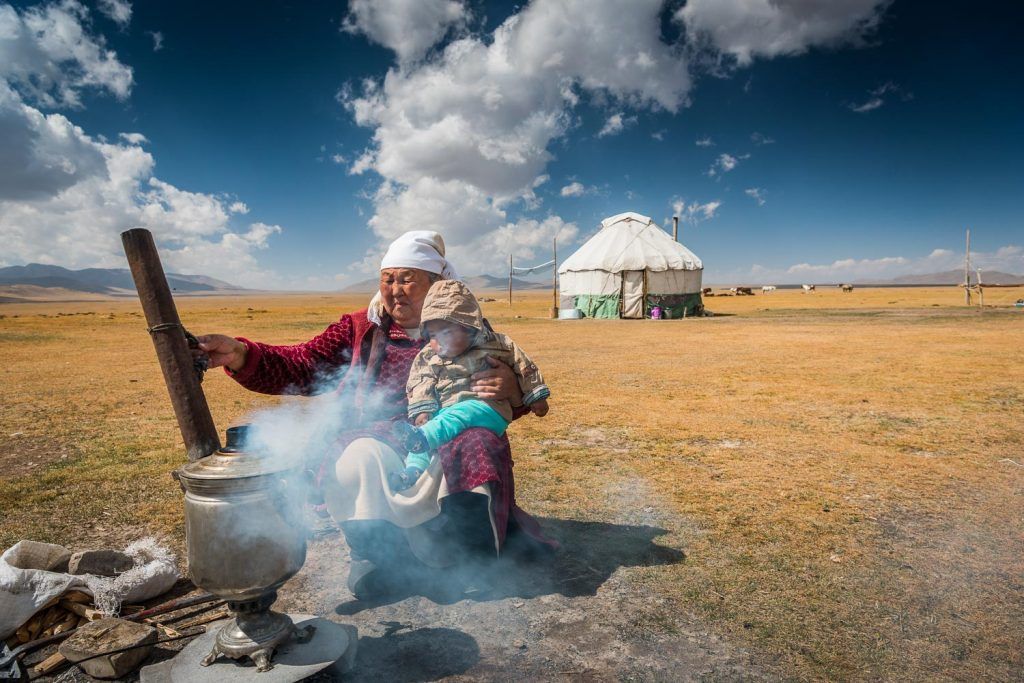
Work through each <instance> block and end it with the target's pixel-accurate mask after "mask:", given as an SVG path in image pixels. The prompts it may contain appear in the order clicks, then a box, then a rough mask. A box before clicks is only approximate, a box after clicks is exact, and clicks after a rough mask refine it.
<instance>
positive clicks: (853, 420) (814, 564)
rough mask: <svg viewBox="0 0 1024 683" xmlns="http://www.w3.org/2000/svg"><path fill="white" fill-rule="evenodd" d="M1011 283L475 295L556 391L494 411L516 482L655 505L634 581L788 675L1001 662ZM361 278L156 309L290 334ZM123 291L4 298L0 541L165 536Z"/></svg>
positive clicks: (160, 407) (223, 419)
mask: <svg viewBox="0 0 1024 683" xmlns="http://www.w3.org/2000/svg"><path fill="white" fill-rule="evenodd" d="M1021 296H1024V288H1022V289H1005V290H989V292H986V303H987V304H990V305H991V304H999V306H1000V307H999V308H996V307H995V306H990V307H989V308H988V309H987V310H985V311H979V310H977V309H972V310H968V309H965V308H963V306H962V305H961V304H962V300H963V295H962V292H960V291H958V290H956V289H954V288H942V289H859V290H857V291H855V292H854V293H853V294H845V295H844V294H841V293H840V292H838V291H831V290H825V291H822V292H819V293H817V294H814V295H805V294H802V293H799V292H795V291H780V292H777V293H775V294H772V295H768V296H761V295H758V296H755V297H723V298H719V297H715V298H710V299H708V300H707V301H706V303H707V305H708V308H710V309H711V310H713V311H715V312H716V313H720V314H723V315H721V316H718V317H714V318H706V319H699V320H686V321H663V322H656V321H589V320H584V321H562V322H556V321H551V320H545V319H543V318H542V317H541V316H543V315H544V313H545V311H546V306H548V305H549V302H550V298H549V295H546V294H544V293H542V292H538V293H529V294H517V297H516V301H515V306H514V307H513V309H511V310H510V309H509V308H508V307H507V306H506V305H505V304H504V303H503V301H502V300H499V301H498V302H493V303H487V304H485V311H486V313H487V314H488V316H489V317H490V319H491V321H492V322H493V323H494V325H495V327H496V328H498V329H501V330H502V331H505V332H507V333H509V334H510V335H512V336H513V337H514V338H515V339H516V340H517V341H518V342H520V343H521V344H522V345H523V346H524V347H525V348H526V349H528V350H529V351H530V353H531V355H532V356H534V358H535V359H536V360H537V361H538V363H539V364H540V365H541V367H542V368H543V369H544V372H545V375H546V377H547V378H548V380H549V383H550V384H551V385H552V388H553V390H554V392H555V396H554V398H553V401H552V405H553V410H552V413H551V414H550V415H549V416H548V417H547V418H545V419H544V420H539V419H536V418H527V419H524V420H520V421H518V422H517V423H516V424H515V425H514V426H513V428H512V439H513V442H514V445H515V454H516V475H517V489H518V495H519V498H520V500H521V503H522V504H523V505H524V507H526V508H527V509H529V510H531V511H533V512H536V513H539V514H543V515H547V516H554V517H574V518H585V519H600V520H606V521H610V522H616V521H619V520H622V521H629V522H630V523H637V522H638V521H640V522H642V521H648V522H649V523H650V524H653V525H657V526H663V527H664V528H666V529H667V530H668V532H669V533H668V534H667V535H666V536H663V537H662V538H661V539H660V542H662V543H665V544H669V545H673V546H675V547H679V548H682V549H684V550H685V551H686V553H687V556H688V557H687V560H686V562H684V563H682V564H676V565H668V566H659V567H649V568H643V569H640V570H634V572H633V575H632V579H633V580H635V581H637V582H642V583H644V584H645V586H646V588H647V589H648V590H650V591H652V592H654V593H656V594H658V595H661V596H663V597H665V598H666V599H668V600H670V601H672V603H673V604H675V605H677V607H678V609H681V610H686V611H690V612H693V613H696V614H698V615H700V616H701V617H702V618H704V619H706V620H707V621H708V622H710V623H711V624H713V625H714V626H715V627H716V628H717V629H718V630H719V631H721V632H723V633H726V634H728V635H729V636H730V637H731V638H733V639H736V640H739V641H742V642H746V643H748V644H749V645H750V646H751V647H752V648H753V649H754V651H755V652H756V653H758V654H759V655H760V656H761V657H762V658H763V659H765V660H766V661H770V662H772V663H774V665H776V666H778V667H781V670H783V671H785V672H787V674H788V675H789V676H792V677H793V678H798V679H862V680H872V679H879V678H889V679H916V680H930V679H933V678H953V679H960V680H982V679H987V680H1011V679H1013V678H1015V677H1019V675H1020V671H1021V670H1022V667H1024V660H1022V654H1021V647H1020V643H1021V642H1022V639H1024V616H1022V615H1024V566H1022V557H1024V540H1022V539H1024V520H1022V510H1024V467H1022V465H1024V457H1022V438H1021V419H1022V415H1024V362H1022V358H1021V352H1020V348H1021V340H1022V339H1024V334H1022V333H1024V311H1020V310H1012V309H1009V308H1007V307H1006V304H1008V303H1009V302H1011V301H1013V300H1015V299H1017V298H1019V297H1021ZM364 300H365V297H362V296H312V295H307V296H267V297H258V298H240V297H232V298H194V299H183V300H181V301H180V302H179V306H180V310H181V313H182V318H183V319H184V320H185V322H186V324H187V325H188V326H189V327H190V328H191V329H193V331H196V332H210V331H224V332H230V333H234V334H238V335H245V336H251V337H253V338H258V339H261V340H265V341H269V342H276V343H286V342H295V341H299V340H303V339H306V338H309V337H310V336H312V335H313V334H315V333H316V332H318V331H319V330H321V329H322V328H323V327H324V326H325V325H326V324H327V323H328V322H330V321H332V320H333V319H335V318H336V317H337V315H338V313H339V312H341V311H345V310H351V309H354V308H356V307H357V306H359V305H361V304H362V303H363V302H364ZM138 310H139V309H138V305H137V304H136V303H135V302H82V303H61V304H18V305H0V315H3V316H4V317H3V318H2V319H0V357H2V358H3V363H2V366H0V373H2V374H0V378H2V381H3V386H4V399H3V401H2V402H0V467H2V468H3V469H0V516H2V518H3V520H4V522H3V525H2V528H0V546H2V547H6V546H7V545H9V544H10V543H12V542H14V541H16V540H17V539H19V538H25V537H28V538H35V539H38V540H50V541H57V542H62V543H67V544H71V545H74V546H83V545H86V544H87V543H89V542H96V541H108V542H117V541H120V540H123V539H125V538H128V537H134V536H137V535H139V534H141V533H152V532H158V533H162V534H165V535H167V536H168V537H170V538H171V539H173V540H174V541H175V543H179V544H180V542H181V499H180V493H179V491H178V489H177V486H176V484H175V483H174V482H173V481H172V480H171V478H170V476H169V472H170V471H171V470H172V469H173V468H175V467H176V466H178V465H180V464H181V462H182V459H183V455H182V448H181V446H180V438H179V437H178V435H177V433H176V427H175V423H174V418H173V415H172V413H171V409H170V405H169V403H168V400H167V396H166V392H165V390H164V388H163V385H162V381H161V378H160V373H159V369H158V367H157V364H156V361H155V358H154V356H153V349H152V345H151V343H150V341H149V339H148V336H147V334H146V332H145V331H144V327H145V323H144V321H143V319H142V318H141V315H140V313H139V312H138ZM516 316H522V317H521V318H519V317H516ZM205 388H206V390H207V395H208V397H209V399H210V403H211V406H212V408H213V412H214V417H215V419H216V421H217V423H218V424H219V425H220V426H221V427H222V428H223V427H225V426H227V425H228V424H230V423H231V422H233V421H236V420H238V419H240V418H241V417H242V416H243V415H244V414H245V413H246V412H248V411H249V410H251V409H252V408H253V407H255V406H257V405H265V404H267V403H270V402H273V401H275V400H277V399H274V398H268V397H262V396H257V395H254V394H249V393H246V392H244V391H243V390H241V389H239V388H238V387H237V386H236V385H235V384H234V383H233V382H231V381H230V380H229V379H228V378H226V377H225V376H223V375H222V374H220V373H219V372H218V373H211V374H210V375H209V376H208V379H207V381H206V384H205ZM29 463H35V464H34V465H32V466H30V465H29ZM666 656H671V655H670V654H669V653H667V654H666Z"/></svg>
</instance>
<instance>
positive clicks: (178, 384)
mask: <svg viewBox="0 0 1024 683" xmlns="http://www.w3.org/2000/svg"><path fill="white" fill-rule="evenodd" d="M121 243H122V244H123V245H124V254H125V256H127V257H128V265H129V266H130V267H131V270H132V279H134V280H135V289H137V290H138V292H139V301H141V302H142V310H143V312H144V313H145V314H146V322H147V323H148V324H149V332H150V336H151V337H152V338H153V346H154V347H156V356H157V358H158V359H159V361H160V369H161V370H162V371H163V373H164V383H165V384H166V385H167V392H168V393H169V394H170V396H171V405H172V406H174V416H175V417H176V418H178V429H180V430H181V437H182V439H184V441H185V449H186V450H187V451H188V459H189V460H198V459H200V458H203V457H206V456H207V455H209V454H210V453H213V452H214V451H215V450H217V449H218V448H220V436H219V435H218V434H217V427H216V426H215V425H214V424H213V416H212V415H211V414H210V407H209V406H208V405H207V403H206V395H205V394H204V393H203V389H202V387H201V386H200V384H199V379H198V378H197V377H196V373H195V370H194V367H193V363H192V353H191V351H189V348H188V341H187V340H186V339H185V328H184V327H182V325H181V319H180V318H178V309H177V308H176V307H175V305H174V298H173V297H172V296H171V289H170V287H168V286H167V277H166V276H165V275H164V268H163V265H161V263H160V255H159V254H158V253H157V250H156V243H155V242H154V241H153V235H152V233H150V232H149V230H146V229H145V228H135V229H133V230H126V231H125V232H122V233H121Z"/></svg>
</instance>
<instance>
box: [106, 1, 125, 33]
mask: <svg viewBox="0 0 1024 683" xmlns="http://www.w3.org/2000/svg"><path fill="white" fill-rule="evenodd" d="M99 9H100V11H101V12H103V13H104V14H106V15H107V16H108V17H110V19H111V20H112V21H114V22H115V23H117V24H118V25H119V26H121V27H122V28H123V27H125V26H127V25H128V24H129V22H131V20H132V4H131V3H130V2H128V0H99Z"/></svg>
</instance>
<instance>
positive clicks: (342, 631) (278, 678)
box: [139, 614, 359, 683]
mask: <svg viewBox="0 0 1024 683" xmlns="http://www.w3.org/2000/svg"><path fill="white" fill-rule="evenodd" d="M289 616H290V617H291V619H292V621H293V622H294V623H295V624H296V625H297V626H298V627H299V628H302V627H305V626H315V627H316V631H315V633H314V634H313V638H312V639H311V640H310V641H309V642H308V643H305V644H302V645H300V644H298V643H296V642H294V641H288V642H284V643H282V644H281V645H280V647H279V648H278V650H277V652H276V653H275V654H274V659H273V663H274V668H273V669H271V670H270V671H266V672H263V673H260V674H257V673H256V667H255V666H253V665H251V664H249V661H248V660H244V659H243V660H237V661H236V660H232V659H228V658H227V657H220V658H219V659H218V660H217V661H216V662H215V663H214V664H212V665H211V666H200V662H202V660H203V658H204V657H206V655H207V654H209V653H210V651H211V650H212V649H213V647H214V644H215V642H216V640H217V632H218V631H219V630H220V627H221V626H223V625H224V624H226V623H227V622H219V623H218V624H215V625H213V628H211V629H210V632H209V633H204V634H202V635H200V636H197V637H196V639H195V640H193V641H192V642H191V643H189V644H188V645H186V646H185V648H184V649H182V651H181V652H179V653H178V654H177V655H175V656H174V657H173V658H172V659H168V660H165V661H163V662H158V663H156V664H151V665H150V666H147V667H145V668H143V669H142V671H140V672H139V680H140V682H141V683H252V681H253V680H254V677H256V678H257V679H258V681H259V683H297V682H298V681H302V680H305V679H306V678H308V677H310V676H312V675H313V674H315V673H317V672H327V673H328V675H329V677H330V678H331V680H336V679H338V678H340V677H341V676H342V675H344V673H345V672H347V671H350V670H351V669H352V667H353V666H355V657H356V650H357V647H356V644H357V642H358V640H359V634H358V632H357V631H356V628H355V627H354V626H350V625H345V624H338V623H335V622H333V621H330V620H328V619H324V618H322V617H315V616H313V615H311V614H290V615H289Z"/></svg>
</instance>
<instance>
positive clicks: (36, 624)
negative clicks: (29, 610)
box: [25, 612, 43, 640]
mask: <svg viewBox="0 0 1024 683" xmlns="http://www.w3.org/2000/svg"><path fill="white" fill-rule="evenodd" d="M25 626H26V627H27V628H28V639H29V640H35V639H36V638H38V637H39V632H40V631H41V630H43V613H42V612H36V613H35V616H33V617H32V618H31V619H29V620H28V623H27V624H26V625H25Z"/></svg>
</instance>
